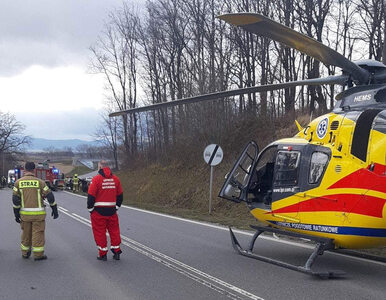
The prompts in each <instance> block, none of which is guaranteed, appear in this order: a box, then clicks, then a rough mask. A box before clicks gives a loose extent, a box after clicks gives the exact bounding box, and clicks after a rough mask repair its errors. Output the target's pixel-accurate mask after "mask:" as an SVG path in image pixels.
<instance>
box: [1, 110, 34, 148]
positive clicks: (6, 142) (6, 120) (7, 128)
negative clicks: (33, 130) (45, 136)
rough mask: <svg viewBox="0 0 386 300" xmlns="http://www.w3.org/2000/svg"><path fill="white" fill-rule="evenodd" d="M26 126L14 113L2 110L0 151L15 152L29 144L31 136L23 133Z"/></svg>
mask: <svg viewBox="0 0 386 300" xmlns="http://www.w3.org/2000/svg"><path fill="white" fill-rule="evenodd" d="M24 130H25V126H24V125H23V124H22V123H20V122H18V121H17V120H16V118H15V116H14V115H12V114H10V113H3V112H1V111H0V152H14V151H19V150H21V149H22V148H23V147H24V146H27V145H29V143H30V137H29V136H26V135H23V132H24Z"/></svg>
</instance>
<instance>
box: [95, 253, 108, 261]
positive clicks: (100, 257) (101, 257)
mask: <svg viewBox="0 0 386 300" xmlns="http://www.w3.org/2000/svg"><path fill="white" fill-rule="evenodd" d="M97 260H103V261H106V260H107V255H106V254H105V255H102V256H97Z"/></svg>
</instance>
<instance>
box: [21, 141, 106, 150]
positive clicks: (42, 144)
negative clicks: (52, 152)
mask: <svg viewBox="0 0 386 300" xmlns="http://www.w3.org/2000/svg"><path fill="white" fill-rule="evenodd" d="M84 144H87V145H90V146H98V145H99V144H98V142H97V141H85V140H79V139H70V140H48V139H41V138H32V139H31V145H30V146H29V147H28V148H27V149H26V150H27V151H29V152H31V151H43V150H44V149H47V148H55V149H58V150H61V149H64V148H67V147H71V148H72V150H75V149H76V147H77V146H79V145H84Z"/></svg>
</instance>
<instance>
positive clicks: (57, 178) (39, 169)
mask: <svg viewBox="0 0 386 300" xmlns="http://www.w3.org/2000/svg"><path fill="white" fill-rule="evenodd" d="M23 175H24V168H23V167H20V166H17V167H16V168H15V178H16V180H17V179H19V178H21V177H23ZM35 176H36V177H37V178H40V179H42V180H44V181H45V182H46V184H47V185H48V187H49V188H50V189H51V190H53V191H56V190H57V189H60V188H63V187H64V174H63V173H62V174H60V171H59V169H57V168H55V166H52V167H50V166H49V164H48V162H43V163H38V164H37V165H36V168H35Z"/></svg>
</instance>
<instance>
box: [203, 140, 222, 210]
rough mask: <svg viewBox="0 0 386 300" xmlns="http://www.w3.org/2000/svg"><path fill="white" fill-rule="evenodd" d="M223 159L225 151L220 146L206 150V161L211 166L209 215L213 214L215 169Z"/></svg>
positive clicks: (214, 145) (211, 146) (211, 145)
mask: <svg viewBox="0 0 386 300" xmlns="http://www.w3.org/2000/svg"><path fill="white" fill-rule="evenodd" d="M222 159H223V151H222V149H221V147H220V146H219V145H216V144H210V145H208V146H207V147H206V148H205V150H204V160H205V162H206V163H207V164H208V165H209V166H210V179H209V214H211V213H212V190H213V167H214V166H217V165H218V164H219V163H220V162H221V161H222Z"/></svg>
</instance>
